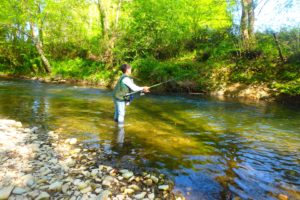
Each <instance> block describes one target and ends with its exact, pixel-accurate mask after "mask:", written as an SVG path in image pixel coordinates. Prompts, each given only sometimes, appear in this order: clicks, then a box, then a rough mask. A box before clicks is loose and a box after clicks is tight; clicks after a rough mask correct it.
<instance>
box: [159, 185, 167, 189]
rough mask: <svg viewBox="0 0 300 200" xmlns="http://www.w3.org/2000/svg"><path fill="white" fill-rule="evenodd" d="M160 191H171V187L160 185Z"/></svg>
mask: <svg viewBox="0 0 300 200" xmlns="http://www.w3.org/2000/svg"><path fill="white" fill-rule="evenodd" d="M158 189H160V190H169V185H160V186H158Z"/></svg>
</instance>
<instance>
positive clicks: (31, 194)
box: [27, 190, 39, 198]
mask: <svg viewBox="0 0 300 200" xmlns="http://www.w3.org/2000/svg"><path fill="white" fill-rule="evenodd" d="M27 195H28V196H30V197H31V198H35V197H37V196H39V191H38V190H34V191H31V192H28V193H27Z"/></svg>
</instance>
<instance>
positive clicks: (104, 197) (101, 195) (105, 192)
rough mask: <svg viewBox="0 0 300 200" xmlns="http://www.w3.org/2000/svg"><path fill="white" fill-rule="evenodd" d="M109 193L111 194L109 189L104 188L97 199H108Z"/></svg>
mask: <svg viewBox="0 0 300 200" xmlns="http://www.w3.org/2000/svg"><path fill="white" fill-rule="evenodd" d="M110 195H111V191H109V190H104V191H103V192H101V194H99V195H98V197H97V199H98V200H109V199H110V198H109V196H110Z"/></svg>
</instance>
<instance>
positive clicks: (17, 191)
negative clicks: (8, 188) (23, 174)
mask: <svg viewBox="0 0 300 200" xmlns="http://www.w3.org/2000/svg"><path fill="white" fill-rule="evenodd" d="M27 191H28V190H27V189H24V188H20V187H16V188H15V189H14V190H13V192H12V193H13V194H18V195H21V194H24V193H26V192H27Z"/></svg>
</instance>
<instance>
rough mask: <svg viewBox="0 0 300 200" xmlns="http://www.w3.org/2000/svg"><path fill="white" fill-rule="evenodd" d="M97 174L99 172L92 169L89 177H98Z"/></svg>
mask: <svg viewBox="0 0 300 200" xmlns="http://www.w3.org/2000/svg"><path fill="white" fill-rule="evenodd" d="M98 172H99V170H98V169H93V170H92V172H91V175H92V176H93V177H95V176H97V175H98Z"/></svg>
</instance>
